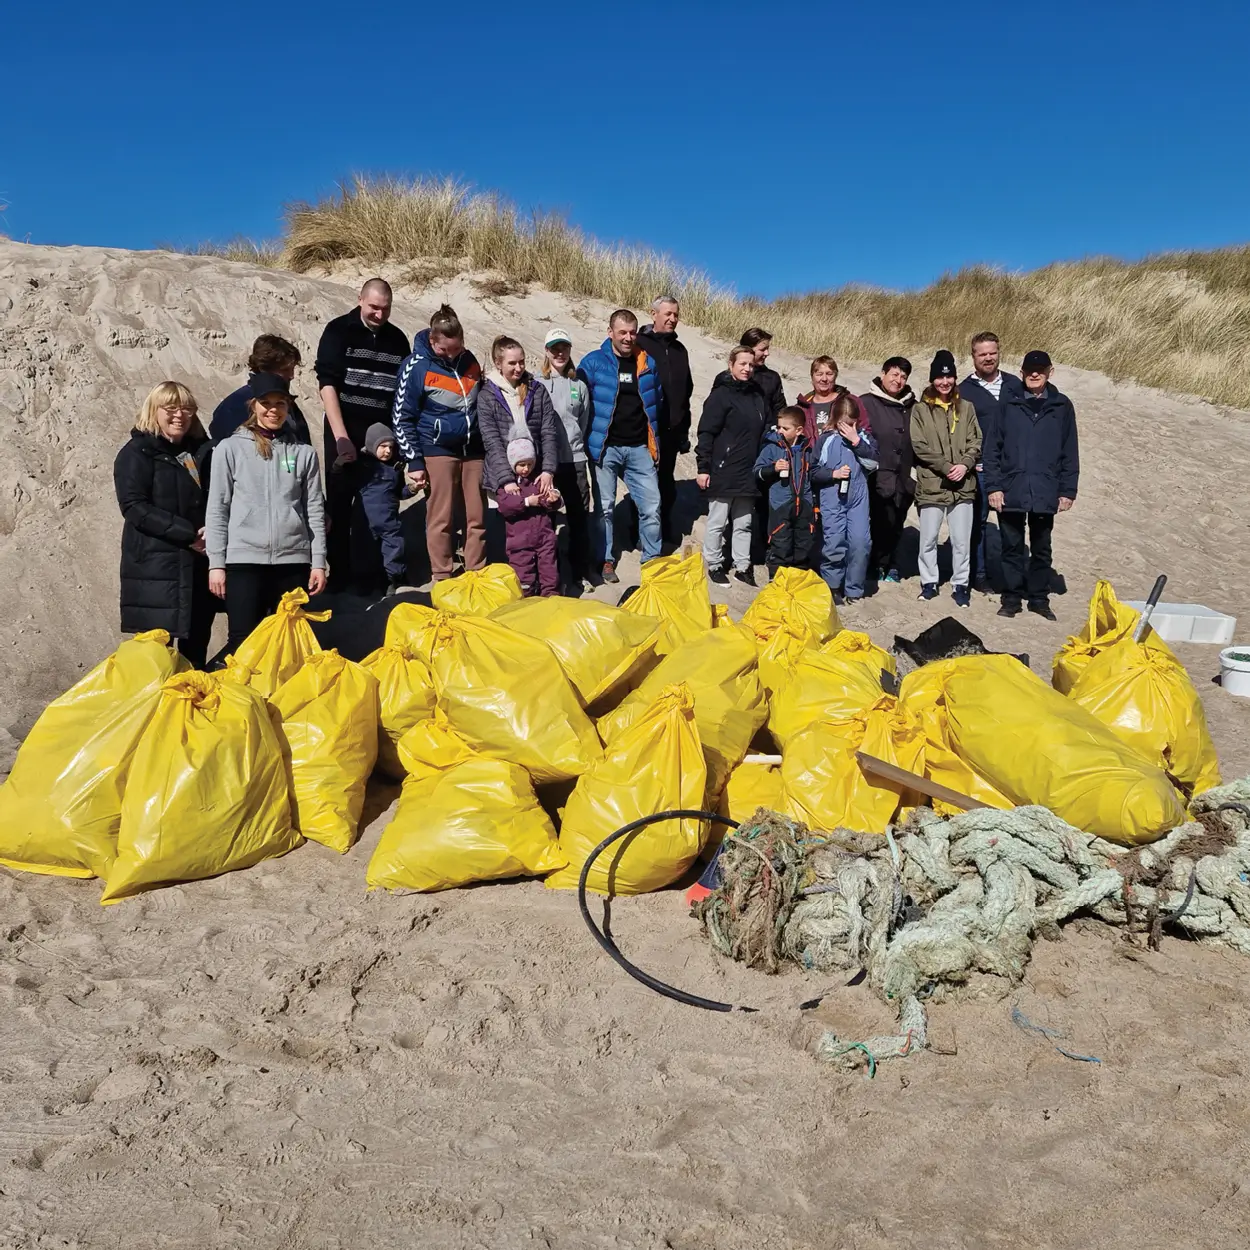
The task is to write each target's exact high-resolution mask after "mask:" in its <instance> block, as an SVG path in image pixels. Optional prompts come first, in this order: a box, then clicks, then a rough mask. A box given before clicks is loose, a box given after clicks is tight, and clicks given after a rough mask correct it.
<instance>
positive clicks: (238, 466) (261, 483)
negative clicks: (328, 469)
mask: <svg viewBox="0 0 1250 1250" xmlns="http://www.w3.org/2000/svg"><path fill="white" fill-rule="evenodd" d="M204 525H205V534H204V538H205V542H206V544H207V547H208V563H209V567H210V568H214V569H224V568H226V567H227V566H228V565H231V564H310V565H312V567H313V568H315V569H324V568H325V566H326V524H325V501H324V498H323V496H322V494H321V473H320V470H319V469H318V466H317V453H316V452H315V451H313V449H312V448H311V447H305V446H303V445H302V444H300V443H296V442H293V441H292V440H291V439H290V438H289V437H288V436H287V435H286V432H285V431H284V430H279V431H278V433H277V434H276V435H275V436H274V440H273V454H272V455H271V456H270V457H269V459H268V460H266V459H265V458H264V457H263V456H262V455H261V454H260V452H259V450H258V449H257V447H256V440H255V439H254V438H253V436H252V431H251V430H249V429H247V428H246V427H244V426H240V427H239V428H238V429H237V430H235V432H234V433H233V434H232V435H231V436H230V437H229V438H228V439H226V441H225V442H224V443H222V444H221V445H220V446H219V447H217V448H216V449H215V450H214V452H213V473H212V481H211V482H210V484H209V490H208V510H207V515H206V517H205V521H204Z"/></svg>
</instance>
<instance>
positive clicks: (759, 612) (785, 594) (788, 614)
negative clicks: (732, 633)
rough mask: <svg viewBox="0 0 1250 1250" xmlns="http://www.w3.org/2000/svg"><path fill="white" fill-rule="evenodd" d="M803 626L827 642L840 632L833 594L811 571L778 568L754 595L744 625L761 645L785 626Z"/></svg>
mask: <svg viewBox="0 0 1250 1250" xmlns="http://www.w3.org/2000/svg"><path fill="white" fill-rule="evenodd" d="M786 622H790V623H794V624H803V625H806V626H807V627H808V629H810V630H811V631H812V633H813V634H814V635H815V636H816V641H817V642H818V643H821V642H826V641H827V640H828V639H830V638H832V637H833V635H834V634H836V633H837V632H838V630H839V629H841V628H842V627H841V625H840V624H839V622H838V610H837V608H835V607H834V606H833V591H831V590H830V589H829V587H828V585H826V583H825V581H824V579H823V578H822V577H821V576H820V574H819V573H814V572H812V570H811V569H784V568H783V569H778V570H777V572H776V575H775V576H774V577H773V579H772V581H771V582H769V583H768V585H767V586H765V587H764V588H763V590H761V591H760V593H759V594H758V595H756V596H755V600H754V602H753V603H752V604H751V606H750V607H749V608H747V610H746V613H745V614H744V615H743V617H742V623H743V624H744V625H745V626H746V627H747V628H748V629H750V630H751V631H752V632H753V633H754V634H755V636H756V637H757V638H758V639H759V640H760V642H768V641H769V639H770V638H772V636H773V634H774V633H775V632H776V631H777V629H778V627H779V626H780V625H782V624H783V623H786Z"/></svg>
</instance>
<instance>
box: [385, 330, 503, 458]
mask: <svg viewBox="0 0 1250 1250" xmlns="http://www.w3.org/2000/svg"><path fill="white" fill-rule="evenodd" d="M481 381H482V367H481V365H479V364H478V363H477V357H476V356H474V355H473V353H472V352H471V351H469V350H467V349H466V350H465V351H462V352H461V353H460V355H459V356H457V357H456V359H455V360H444V359H443V357H442V356H436V355H435V354H434V349H433V348H432V347H431V346H430V332H429V330H422V331H421V333H420V334H418V335H417V337H416V338H415V339H413V342H412V352H411V354H410V355H409V356H408V357H407V359H405V361H404V363H403V364H402V365H400V367H399V377H398V379H397V380H396V383H395V406H394V409H393V411H392V414H391V424H392V425H393V426H394V427H395V436H396V438H398V440H399V450H400V454H401V455H402V456H403V457H404V459H405V460H406V461H407V462H408V468H409V469H410V470H411V471H412V472H414V473H415V472H417V471H418V470H419V469H424V468H425V460H426V457H427V456H455V457H456V459H458V460H480V459H481V458H482V456H483V455H484V454H485V453H484V450H483V447H482V435H481V431H480V430H479V429H478V423H477V392H478V387H479V385H480V384H481Z"/></svg>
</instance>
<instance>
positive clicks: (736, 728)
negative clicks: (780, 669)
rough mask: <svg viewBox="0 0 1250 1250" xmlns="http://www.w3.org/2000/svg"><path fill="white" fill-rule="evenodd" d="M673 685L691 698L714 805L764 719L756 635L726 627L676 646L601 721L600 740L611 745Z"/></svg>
mask: <svg viewBox="0 0 1250 1250" xmlns="http://www.w3.org/2000/svg"><path fill="white" fill-rule="evenodd" d="M678 683H684V684H685V685H686V686H687V687H688V688H689V690H690V693H691V695H692V696H693V698H694V718H695V723H696V725H697V726H698V731H699V741H700V742H701V743H702V745H703V753H704V756H705V759H706V764H707V783H708V789H707V799H708V801H709V802H715V801H716V799H717V797H718V796H719V795H720V793H721V791H722V790H723V789H724V788H725V783H726V782H727V781H728V780H729V774H730V773H731V772H733V770H734V769H735V768H736V767H737V766H738V765H739V764H740V763H741V762H742V757H743V756H744V755H746V753H747V749H748V747H750V745H751V739H752V738H754V737H755V735H756V733H757V732H758V731H759V729H760V728H761V727H762V726H763V724H764V722H765V721H766V720H767V719H768V702H767V700H766V698H765V697H764V689H763V687H762V686H761V685H760V678H759V670H758V663H757V650H756V645H755V636H754V635H753V634H752V633H751V631H750V630H749V629H744V628H743V627H742V626H741V625H735V624H730V625H727V626H724V627H723V628H721V629H709V630H705V631H704V633H703V634H702V636H701V637H699V638H696V639H694V641H692V642H687V643H685V644H684V645H683V646H680V647H678V648H677V650H676V651H674V652H673V654H672V655H670V656H667V657H665V659H663V660H661V661H660V663H659V664H658V665H657V666H656V667H655V668H653V669H652V670H651V672H650V673H648V674H647V676H646V677H645V678H644V679H643V681H642V684H641V685H640V686H639V687H638V689H637V690H635V691H634V692H633V693H632V694H631V695H629V697H628V698H626V699H625V700H623V701H622V703H621V705H620V706H619V707H618V708H617V709H616V710H615V711H613V712H609V713H608V714H607V715H606V716H604V717H602V718H601V719H600V721H599V722H598V723H599V732H600V733H601V734H602V735H603V740H604V742H606V743H607V744H608V745H609V746H611V745H612V744H613V743H614V742H615V740H616V739H617V738H618V737H619V736H620V735H621V734H622V733H623V732H624V731H625V730H627V729H628V728H629V727H630V726H631V725H633V724H634V723H635V722H636V721H637V720H639V718H640V717H642V716H643V715H645V713H646V711H647V709H648V708H649V707H650V706H651V705H652V704H653V703H654V702H655V700H656V699H658V698H659V697H660V695H661V694H662V693H663V692H664V691H665V690H666V689H667V688H668V687H669V686H672V685H676V684H678Z"/></svg>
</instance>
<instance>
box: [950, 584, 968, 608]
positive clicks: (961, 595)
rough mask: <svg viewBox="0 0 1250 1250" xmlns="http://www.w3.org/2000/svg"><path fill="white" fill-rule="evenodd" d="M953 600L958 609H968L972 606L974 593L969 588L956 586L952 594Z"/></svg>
mask: <svg viewBox="0 0 1250 1250" xmlns="http://www.w3.org/2000/svg"><path fill="white" fill-rule="evenodd" d="M951 598H952V599H954V601H955V606H956V607H957V608H967V607H971V605H972V591H970V590H969V589H968V587H967V586H956V587H955V589H954V590H953V591H952V592H951Z"/></svg>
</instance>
